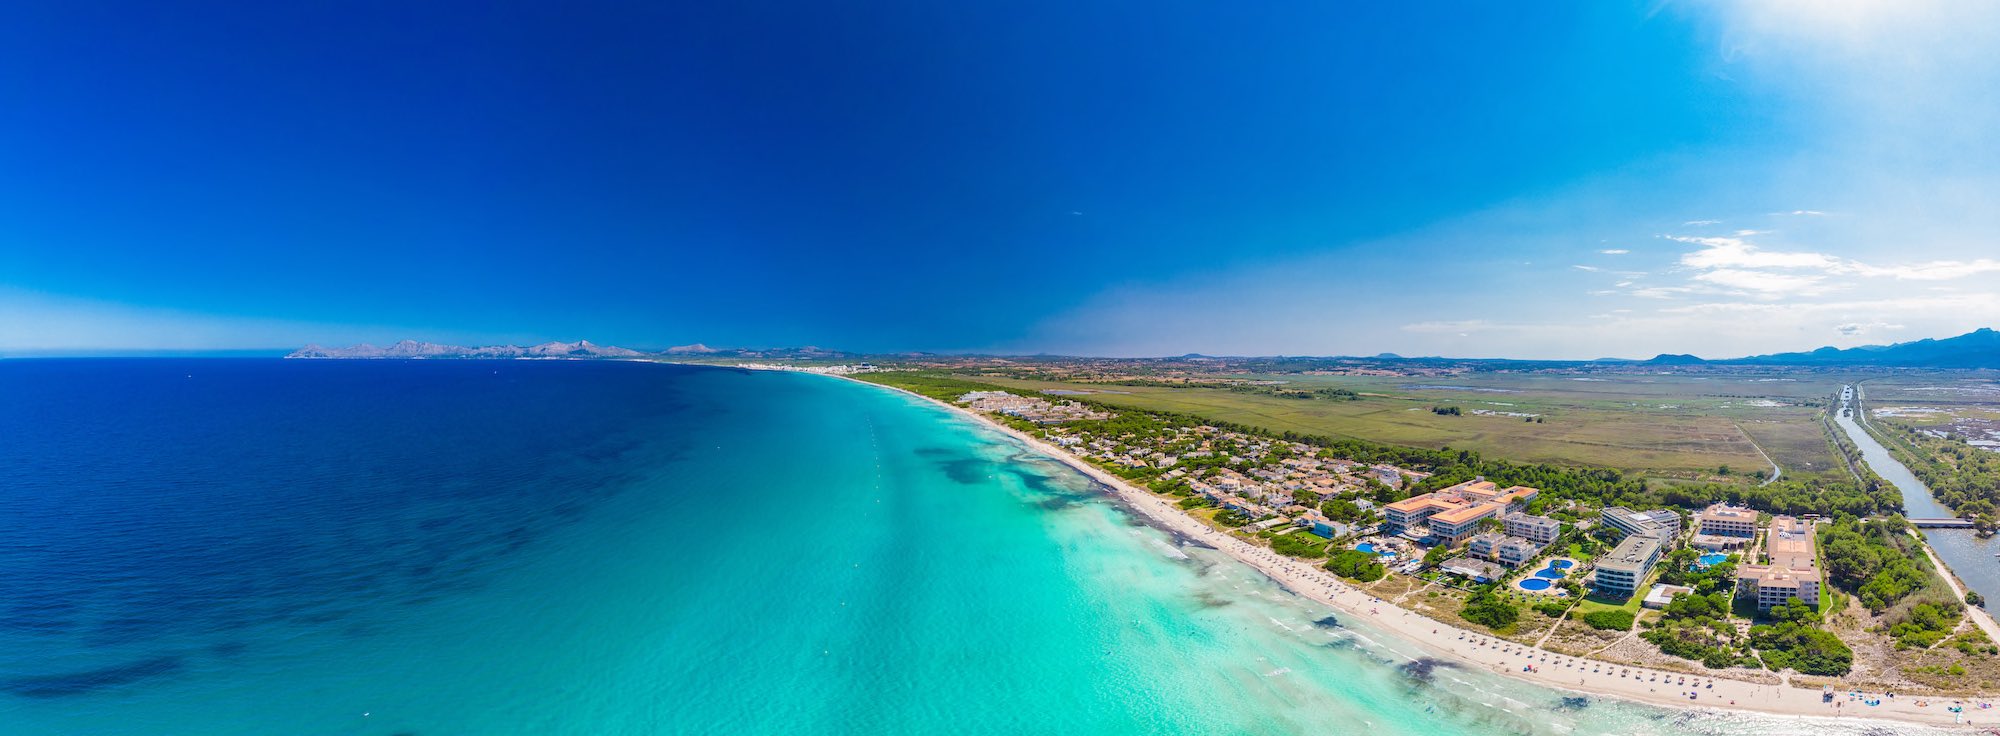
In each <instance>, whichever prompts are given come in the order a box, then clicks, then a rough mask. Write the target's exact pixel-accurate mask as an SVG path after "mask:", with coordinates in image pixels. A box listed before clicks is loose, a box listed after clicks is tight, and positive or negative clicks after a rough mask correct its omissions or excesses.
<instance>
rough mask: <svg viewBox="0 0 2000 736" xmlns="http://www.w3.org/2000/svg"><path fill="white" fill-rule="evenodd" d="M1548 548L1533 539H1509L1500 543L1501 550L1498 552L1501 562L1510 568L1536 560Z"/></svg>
mask: <svg viewBox="0 0 2000 736" xmlns="http://www.w3.org/2000/svg"><path fill="white" fill-rule="evenodd" d="M1546 546H1548V545H1545V544H1540V543H1537V542H1536V541H1535V540H1532V539H1526V538H1523V537H1508V538H1506V539H1505V540H1503V541H1501V542H1500V548H1499V549H1498V550H1497V553H1498V554H1499V562H1500V564H1502V565H1506V566H1508V567H1520V566H1521V565H1523V564H1525V563H1527V561H1529V560H1532V559H1535V555H1539V554H1541V553H1542V548H1543V547H1546Z"/></svg>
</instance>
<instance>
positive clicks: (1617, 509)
mask: <svg viewBox="0 0 2000 736" xmlns="http://www.w3.org/2000/svg"><path fill="white" fill-rule="evenodd" d="M1602 517H1603V519H1604V523H1605V524H1606V525H1607V526H1610V527H1611V528H1613V529H1617V530H1618V531H1619V532H1620V533H1622V534H1624V535H1625V536H1634V535H1636V536H1643V537H1652V538H1654V539H1658V540H1660V541H1661V542H1663V543H1664V542H1672V541H1674V539H1676V538H1678V537H1680V535H1681V515H1680V514H1677V513H1674V512H1673V511H1669V510H1667V509H1655V510H1653V511H1633V510H1631V509H1628V508H1625V507H1623V506H1612V507H1610V508H1607V509H1605V510H1604V511H1603V513H1602Z"/></svg>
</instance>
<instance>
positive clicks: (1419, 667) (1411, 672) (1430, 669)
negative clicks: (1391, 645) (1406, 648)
mask: <svg viewBox="0 0 2000 736" xmlns="http://www.w3.org/2000/svg"><path fill="white" fill-rule="evenodd" d="M1454 666H1456V665H1453V664H1452V663H1450V662H1446V661H1444V660H1442V659H1437V658H1435V657H1418V658H1416V659H1413V660H1410V661H1408V662H1404V663H1403V666H1401V667H1399V668H1397V669H1400V670H1402V671H1403V676H1404V677H1407V678H1410V679H1411V680H1415V681H1417V682H1419V683H1422V684H1425V685H1428V684H1430V682H1431V678H1432V677H1433V676H1434V674H1433V673H1434V672H1435V671H1436V670H1438V669H1440V668H1442V669H1451V668H1452V667H1454Z"/></svg>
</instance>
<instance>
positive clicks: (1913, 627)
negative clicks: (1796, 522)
mask: <svg viewBox="0 0 2000 736" xmlns="http://www.w3.org/2000/svg"><path fill="white" fill-rule="evenodd" d="M1918 544H1919V542H1918V541H1917V539H1916V538H1915V537H1913V536H1911V535H1910V534H1909V523H1908V522H1907V521H1905V520H1904V519H1903V517H1901V516H1889V517H1884V518H1879V519H1870V520H1866V521H1863V520H1859V519H1852V518H1842V519H1839V520H1837V521H1835V522H1833V523H1830V524H1822V525H1820V528H1819V546H1820V557H1821V559H1822V560H1824V561H1825V564H1826V572H1827V577H1828V581H1829V582H1831V583H1832V584H1833V586H1834V587H1835V588H1837V589H1839V590H1841V591H1843V592H1846V593H1848V594H1851V595H1853V596H1854V598H1855V600H1856V601H1858V602H1859V603H1860V604H1861V605H1862V606H1863V607H1866V608H1867V609H1868V611H1869V612H1870V613H1872V614H1875V615H1877V616H1880V617H1881V620H1882V625H1883V627H1884V628H1885V629H1886V632H1887V633H1888V634H1889V636H1891V637H1892V638H1894V639H1895V640H1896V644H1897V646H1899V647H1929V646H1931V645H1933V644H1936V643H1937V642H1938V641H1940V640H1942V639H1944V638H1945V637H1946V636H1949V635H1950V634H1951V632H1952V631H1953V630H1954V629H1955V628H1956V627H1957V626H1958V621H1959V619H1960V617H1962V616H1963V615H1964V613H1965V611H1964V606H1963V605H1962V604H1961V603H1959V601H1958V597H1957V596H1956V595H1954V594H1953V593H1952V591H1951V587H1950V586H1949V585H1948V584H1947V583H1945V581H1944V578H1943V577H1942V576H1940V575H1939V573H1938V571H1937V570H1936V569H1935V568H1933V567H1932V566H1931V563H1930V558H1929V556H1927V555H1925V554H1924V552H1923V550H1921V549H1918V548H1917V546H1918Z"/></svg>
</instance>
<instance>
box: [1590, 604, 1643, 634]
mask: <svg viewBox="0 0 2000 736" xmlns="http://www.w3.org/2000/svg"><path fill="white" fill-rule="evenodd" d="M1633 618H1634V617H1633V615H1632V612H1631V611H1627V610H1624V609H1622V608H1606V609H1603V610H1598V611H1591V612H1590V613H1586V614H1584V615H1583V616H1582V620H1583V622H1584V623H1586V624H1589V625H1590V627H1591V628H1593V629H1606V630H1616V631H1625V630H1628V629H1630V628H1632V621H1633Z"/></svg>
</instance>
